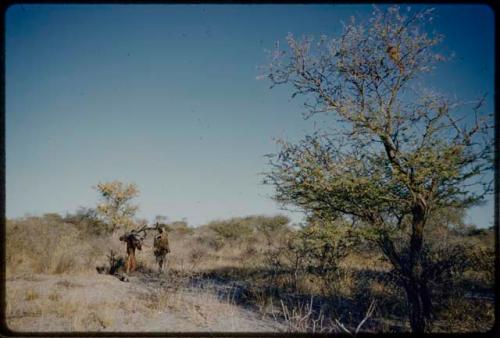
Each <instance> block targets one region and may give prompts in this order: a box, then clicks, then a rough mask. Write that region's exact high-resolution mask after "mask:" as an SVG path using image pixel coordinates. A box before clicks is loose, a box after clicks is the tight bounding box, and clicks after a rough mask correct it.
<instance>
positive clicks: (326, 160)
mask: <svg viewBox="0 0 500 338" xmlns="http://www.w3.org/2000/svg"><path fill="white" fill-rule="evenodd" d="M432 12H433V11H432V9H424V10H422V11H419V12H418V13H411V12H410V9H409V8H408V11H407V13H400V11H399V8H398V7H397V6H393V7H390V8H389V9H388V10H387V11H381V10H379V9H377V8H375V10H374V12H373V16H372V18H371V19H370V21H369V23H368V24H367V25H364V24H357V23H356V22H355V20H354V19H352V21H351V22H350V23H349V24H346V25H345V26H344V32H343V33H342V35H341V36H340V38H338V39H329V38H327V37H325V36H322V37H321V38H320V39H319V40H318V41H317V42H314V41H313V39H312V38H304V39H302V40H297V39H295V38H294V37H293V36H292V35H289V36H288V38H287V41H288V47H289V48H288V50H280V49H279V46H278V48H277V50H276V51H275V52H274V53H273V55H272V58H273V59H272V62H271V64H270V66H269V68H268V71H267V77H268V79H269V80H270V81H271V82H272V84H273V86H274V85H276V84H283V83H288V84H291V85H292V86H293V87H294V89H295V92H294V93H293V95H292V96H296V95H305V96H306V97H307V98H308V99H309V100H307V101H306V103H305V106H306V108H307V112H308V113H307V114H306V118H307V117H310V116H313V115H315V114H317V113H329V114H332V115H333V116H335V118H336V123H335V124H333V125H332V129H331V130H328V131H327V132H326V131H325V132H323V133H319V132H317V133H315V134H313V135H308V136H307V137H306V138H305V139H304V140H302V141H301V142H299V143H298V144H291V143H289V142H286V141H283V140H281V141H280V144H281V146H282V149H281V151H280V153H279V154H278V155H277V157H272V158H271V160H270V165H271V166H272V170H271V171H270V172H269V173H268V174H267V177H266V180H265V182H267V183H270V184H273V185H274V186H275V188H276V199H277V200H278V201H279V202H281V203H283V204H293V205H296V206H298V207H300V208H302V209H303V210H304V211H306V212H307V213H315V214H320V215H322V216H323V217H326V218H335V217H343V218H345V219H346V220H349V221H350V222H352V223H353V224H361V225H363V224H365V225H366V226H365V229H364V230H365V231H364V234H365V236H366V237H367V238H370V239H372V240H373V241H375V242H376V243H377V244H378V246H379V247H380V249H381V250H382V252H383V253H384V255H385V257H386V258H387V259H388V260H389V261H390V262H391V264H392V266H393V268H394V272H395V273H396V274H397V276H399V281H400V284H401V286H402V287H403V288H404V290H405V291H406V295H407V300H408V304H409V318H410V324H411V328H412V330H413V331H414V332H424V331H427V330H428V329H429V328H430V326H429V325H428V324H430V323H431V321H430V320H431V318H432V306H431V305H432V303H431V296H430V292H429V289H428V283H427V278H426V272H425V271H424V270H425V267H424V265H423V262H422V254H423V244H424V228H425V226H426V224H427V220H428V219H429V217H430V216H431V215H432V214H433V213H434V212H435V211H437V210H440V209H442V208H446V207H455V208H467V207H470V206H472V205H475V204H477V203H479V202H480V201H481V200H482V199H483V197H484V195H485V194H486V193H488V192H490V191H491V181H488V180H486V179H485V174H488V171H490V170H491V168H492V145H493V137H492V128H491V126H492V121H491V120H492V116H491V115H482V116H481V108H482V105H483V102H484V97H483V98H482V99H480V100H477V101H475V102H474V104H473V106H472V107H471V110H468V109H466V108H467V106H466V105H465V104H463V103H460V102H456V101H452V100H449V99H447V98H446V97H445V96H444V95H441V94H438V93H435V92H432V91H428V90H423V89H420V88H419V87H418V86H415V84H418V82H417V81H418V80H423V79H425V74H426V73H428V72H429V71H431V70H432V69H433V68H434V67H435V65H436V64H437V63H438V62H440V61H444V60H446V58H445V57H444V56H443V55H441V54H439V53H437V52H436V51H435V47H436V46H437V45H438V44H439V43H440V42H441V40H442V36H440V35H430V34H428V33H426V31H425V25H427V24H428V23H429V22H430V21H431V20H432ZM357 221H361V222H357Z"/></svg>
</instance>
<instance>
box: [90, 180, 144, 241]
mask: <svg viewBox="0 0 500 338" xmlns="http://www.w3.org/2000/svg"><path fill="white" fill-rule="evenodd" d="M94 188H95V189H96V190H97V191H98V192H99V194H100V197H101V203H99V204H98V206H97V212H98V214H99V215H100V216H101V217H102V218H103V220H104V221H105V222H106V224H107V231H109V232H114V231H115V230H118V229H119V228H122V230H128V229H130V228H131V227H132V226H133V219H132V218H133V216H134V215H135V213H136V211H137V209H138V206H137V205H134V204H132V203H131V200H132V199H133V198H135V197H136V196H137V195H138V194H139V190H138V189H137V186H136V185H135V184H133V183H132V184H123V183H122V182H119V181H113V182H106V183H99V184H98V185H97V186H96V187H94Z"/></svg>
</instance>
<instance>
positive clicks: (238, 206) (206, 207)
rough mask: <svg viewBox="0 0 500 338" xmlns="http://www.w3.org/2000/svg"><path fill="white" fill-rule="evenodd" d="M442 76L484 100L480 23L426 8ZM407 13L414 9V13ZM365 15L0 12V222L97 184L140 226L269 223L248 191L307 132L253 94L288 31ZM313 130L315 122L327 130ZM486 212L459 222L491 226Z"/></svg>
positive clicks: (60, 204) (265, 202)
mask: <svg viewBox="0 0 500 338" xmlns="http://www.w3.org/2000/svg"><path fill="white" fill-rule="evenodd" d="M434 7H436V9H437V15H438V17H437V18H436V20H435V22H434V24H433V27H432V29H434V28H435V29H436V30H437V31H438V32H440V33H443V34H445V36H446V40H445V43H444V44H443V49H444V50H445V51H454V52H455V53H456V55H457V57H456V58H455V59H454V61H452V62H450V63H448V64H446V65H444V66H442V68H441V69H440V70H439V71H438V72H437V73H436V74H435V75H434V76H433V77H432V78H433V80H434V82H433V83H432V86H433V87H435V88H439V89H441V90H445V91H447V92H448V93H450V94H452V95H455V94H456V95H457V97H464V98H467V99H470V98H476V97H478V96H479V95H480V94H482V93H485V92H486V93H489V96H488V102H487V109H489V111H492V110H493V82H494V76H493V74H494V73H493V71H494V40H493V28H494V17H493V12H492V11H491V10H490V9H489V8H488V7H486V6H463V5H462V6H457V5H446V6H437V5H436V6H434ZM413 9H415V6H413ZM371 10H372V7H371V6H369V5H265V6H264V5H98V6H97V5H23V6H21V5H16V6H13V7H10V8H9V9H8V11H7V12H6V14H5V15H6V40H5V41H6V82H5V83H6V114H5V117H6V179H7V185H6V197H7V199H6V207H7V217H8V218H13V217H19V216H23V215H25V214H26V213H30V214H42V213H46V212H58V213H61V214H63V215H64V214H65V213H66V212H72V211H75V210H76V209H77V208H78V207H79V206H87V207H90V206H95V205H96V203H97V200H98V195H97V192H96V191H95V190H93V189H92V186H95V185H96V184H97V183H98V182H104V181H110V180H114V179H117V180H121V181H124V182H135V183H136V184H137V185H138V187H139V189H140V196H139V197H138V198H137V203H138V204H139V205H140V211H139V213H138V216H139V217H144V218H148V219H149V220H152V219H153V217H154V216H155V215H157V214H161V215H167V216H168V217H169V219H171V220H176V219H181V218H183V217H186V218H187V220H188V222H189V224H191V225H199V224H203V223H205V222H208V221H210V220H212V219H217V218H227V217H233V216H245V215H250V214H275V213H278V212H282V213H284V214H288V215H290V216H291V217H292V219H293V220H294V221H299V220H300V219H301V215H300V214H289V213H286V212H283V211H280V210H279V208H278V206H277V205H276V204H275V203H274V202H273V201H272V200H271V198H270V196H271V195H272V193H273V189H272V187H270V186H264V185H262V184H261V179H262V177H261V176H260V175H259V173H260V172H262V171H265V170H266V169H268V167H267V166H266V163H267V160H266V158H265V157H264V155H265V154H268V153H273V152H276V151H277V149H278V147H277V146H276V144H275V143H274V141H273V138H274V137H280V136H281V137H285V138H287V139H291V140H298V139H299V138H301V137H302V136H303V135H305V133H306V132H307V131H310V130H312V128H314V125H313V124H314V120H307V121H304V120H303V119H302V116H301V113H302V112H303V108H302V106H301V101H300V100H291V99H290V94H291V91H290V89H289V88H286V87H280V88H275V89H273V90H270V89H269V83H268V82H266V81H263V80H260V81H259V80H257V79H256V77H257V76H258V75H259V74H260V71H259V69H258V67H259V66H260V65H263V64H265V63H266V62H267V59H266V53H265V50H266V49H272V48H273V44H274V42H275V41H277V40H281V41H283V40H284V38H285V37H286V35H287V34H288V33H289V32H292V33H293V34H294V35H297V36H300V35H303V34H307V35H309V34H311V35H316V36H318V35H320V34H327V35H337V34H339V32H340V31H341V28H342V25H341V20H344V21H347V20H348V19H349V17H350V16H351V15H355V16H358V17H360V18H366V17H367V16H368V15H369V14H370V12H371ZM327 120H328V119H327V118H325V117H319V118H318V119H317V120H316V122H319V123H322V121H327ZM492 220H493V203H492V198H490V200H489V202H488V203H487V204H486V205H485V206H483V207H480V208H476V209H474V210H471V212H470V213H469V216H468V221H469V222H474V223H476V224H477V225H479V226H490V225H492V224H493V221H492Z"/></svg>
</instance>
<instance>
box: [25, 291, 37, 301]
mask: <svg viewBox="0 0 500 338" xmlns="http://www.w3.org/2000/svg"><path fill="white" fill-rule="evenodd" d="M38 298H40V295H39V294H38V292H36V291H35V290H33V289H29V290H27V291H26V295H25V296H24V300H27V301H31V300H35V299H38Z"/></svg>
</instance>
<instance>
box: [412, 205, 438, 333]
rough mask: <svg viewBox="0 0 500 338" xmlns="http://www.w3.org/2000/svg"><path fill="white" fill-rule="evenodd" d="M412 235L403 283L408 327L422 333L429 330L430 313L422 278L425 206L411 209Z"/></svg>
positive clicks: (428, 293) (430, 309)
mask: <svg viewBox="0 0 500 338" xmlns="http://www.w3.org/2000/svg"><path fill="white" fill-rule="evenodd" d="M412 212H413V220H412V234H411V241H410V255H409V256H410V257H409V262H408V264H409V266H408V269H406V271H407V273H408V276H405V277H406V278H407V281H406V283H405V291H406V296H407V298H408V304H409V307H410V309H409V310H410V313H409V317H410V325H411V329H412V332H415V333H424V332H425V331H426V330H429V327H428V324H430V321H429V320H430V317H431V311H432V308H431V306H432V304H431V297H430V292H429V289H428V288H427V281H426V280H425V279H424V277H423V267H422V246H423V239H424V238H423V230H424V225H425V216H426V208H425V204H423V203H417V204H416V205H415V207H414V208H413V211H412Z"/></svg>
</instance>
